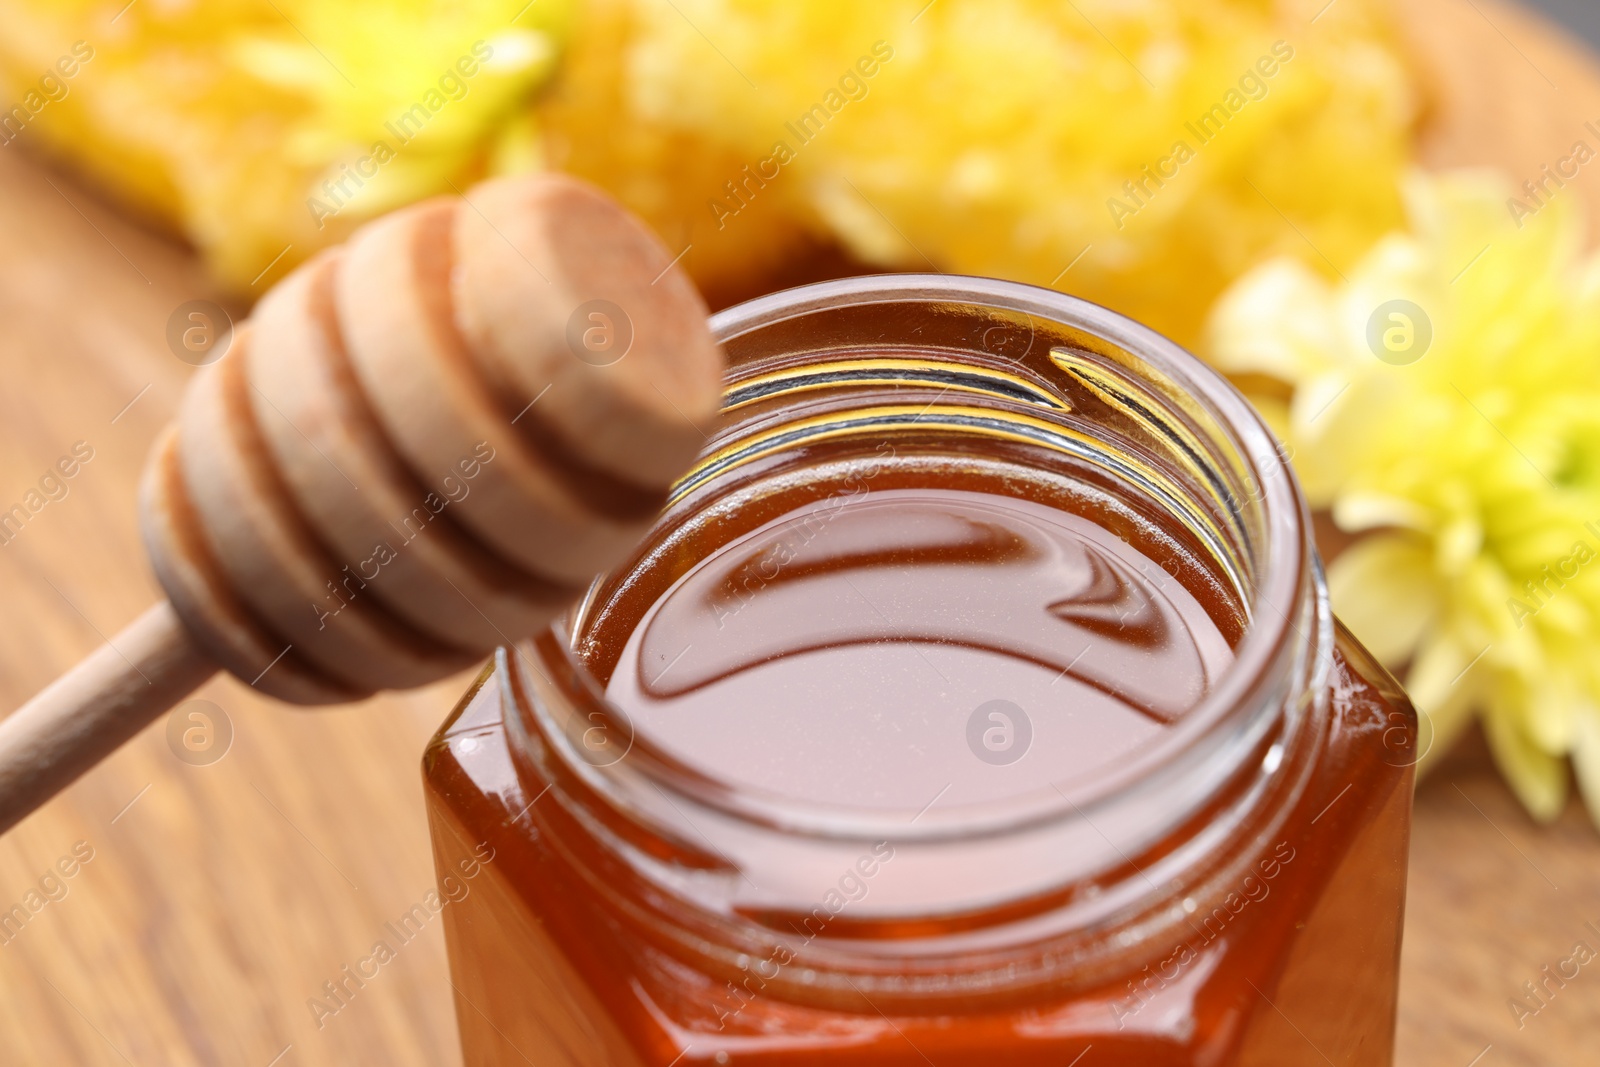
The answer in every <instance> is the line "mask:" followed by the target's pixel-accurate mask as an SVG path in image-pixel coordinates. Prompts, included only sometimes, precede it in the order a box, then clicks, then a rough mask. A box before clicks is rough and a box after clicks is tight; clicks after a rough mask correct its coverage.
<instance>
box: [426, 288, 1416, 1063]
mask: <svg viewBox="0 0 1600 1067" xmlns="http://www.w3.org/2000/svg"><path fill="white" fill-rule="evenodd" d="M715 325H716V328H717V329H718V331H719V334H720V335H721V336H722V337H723V338H724V339H725V341H726V343H727V347H728V351H729V356H730V363H731V370H730V376H729V383H728V390H727V401H726V417H725V423H724V426H723V428H722V430H720V431H719V433H718V434H717V435H716V437H715V439H714V440H713V441H712V442H710V444H709V446H708V448H707V451H706V453H705V455H704V456H703V458H702V461H701V462H700V464H699V466H698V467H697V468H696V469H695V470H694V471H692V472H691V473H690V474H689V475H688V476H686V478H685V479H684V481H683V482H682V483H681V484H680V486H679V487H678V488H677V490H676V491H675V493H674V496H673V499H672V500H671V502H670V503H669V505H668V507H667V509H666V512H665V513H664V515H663V516H662V518H661V521H660V522H659V523H658V525H657V526H656V528H655V530H654V532H653V533H652V535H651V536H650V538H649V539H648V540H647V541H646V543H645V544H643V545H642V546H641V547H640V548H639V550H638V552H637V554H636V556H635V558H634V559H632V560H631V561H629V562H628V563H627V564H626V565H625V566H623V567H621V568H618V570H617V571H616V572H614V573H613V574H611V575H608V576H605V577H603V578H602V579H600V580H598V581H597V582H596V584H595V585H594V587H593V588H592V589H591V590H590V592H589V594H588V596H587V597H586V599H585V600H584V602H583V603H582V604H581V605H579V606H578V607H577V608H575V609H574V611H573V612H572V613H571V615H570V616H569V617H568V618H567V619H566V620H565V621H564V622H563V623H562V624H561V625H559V626H557V627H554V628H552V630H551V631H550V632H548V633H546V634H543V635H540V636H538V637H536V638H535V639H534V640H532V641H529V642H526V643H524V644H523V645H521V646H519V647H517V648H515V649H512V650H504V651H502V653H501V654H500V655H499V657H498V658H497V661H496V663H495V664H494V665H492V666H491V668H490V669H489V670H488V671H486V672H485V674H484V676H483V677H482V678H481V679H480V680H479V683H478V684H477V685H476V686H475V688H474V689H473V691H472V692H471V693H469V694H468V696H467V698H466V699H465V700H464V701H463V702H462V704H461V705H460V707H459V708H458V709H457V711H456V713H455V714H454V715H453V716H452V717H451V719H450V720H449V721H448V722H447V723H446V724H445V726H444V727H443V728H442V730H441V731H440V733H439V735H438V737H437V738H436V740H435V742H434V744H433V745H432V746H430V749H429V751H428V754H427V757H426V761H425V769H426V778H427V786H428V799H429V807H430V816H431V819H432V822H433V828H434V843H435V852H436V857H437V861H438V863H439V865H440V869H441V870H445V869H453V867H454V865H455V863H456V861H457V860H458V859H459V858H462V857H464V856H465V855H467V854H468V853H469V852H470V851H471V849H472V846H473V845H475V844H477V843H479V842H483V841H487V842H488V843H489V844H490V845H491V846H492V847H493V849H494V855H495V859H494V861H493V863H492V864H489V865H488V866H487V868H486V870H485V873H484V875H483V876H481V877H480V879H479V881H478V885H477V887H475V889H474V892H473V894H472V895H471V896H470V897H469V898H467V899H466V900H463V901H461V902H460V903H458V904H456V905H453V906H452V908H451V909H450V910H449V912H448V913H447V923H446V931H447V939H448V942H449V948H450V955H451V964H452V972H453V980H454V985H455V990H456V1001H457V1012H458V1019H459V1022H460V1025H461V1031H462V1041H463V1048H464V1052H465V1056H466V1060H467V1062H468V1063H469V1064H495V1065H498V1064H513V1063H524V1062H532V1063H538V1064H541V1065H544V1064H552V1065H555V1064H560V1065H565V1064H573V1065H585V1067H587V1065H600V1064H616V1065H630V1067H631V1065H638V1067H668V1065H671V1064H677V1063H683V1064H690V1063H717V1064H722V1063H737V1064H747V1065H752V1067H756V1065H762V1067H764V1065H777V1064H810V1063H821V1062H826V1063H839V1064H860V1065H878V1064H921V1063H930V1062H931V1063H934V1064H939V1065H941V1067H943V1065H946V1064H949V1065H962V1064H979V1063H983V1064H988V1063H990V1062H994V1061H996V1060H998V1061H999V1062H1004V1063H1016V1064H1040V1065H1044V1064H1050V1065H1064V1064H1072V1063H1076V1062H1081V1063H1084V1064H1157V1065H1159V1064H1172V1065H1202V1064H1204V1065H1224V1064H1230V1065H1231V1064H1262V1065H1267V1064H1271V1065H1291V1067H1292V1065H1297V1064H1320V1063H1325V1062H1330V1061H1331V1062H1334V1063H1338V1064H1341V1065H1347V1064H1348V1065H1356V1067H1365V1065H1378V1064H1387V1063H1389V1062H1390V1060H1391V1049H1392V1041H1393V1029H1394V1005H1395V982H1396V972H1397V963H1398V949H1399V935H1400V919H1401V914H1402V907H1403V899H1404V876H1405V853H1406V841H1407V833H1408V828H1409V819H1410V784H1411V774H1412V771H1411V763H1412V762H1413V755H1414V733H1415V719H1414V715H1413V714H1412V712H1411V709H1410V707H1409V705H1408V704H1407V703H1406V701H1405V698H1404V696H1403V695H1402V694H1401V693H1400V692H1399V690H1398V688H1397V687H1396V686H1395V685H1394V683H1393V682H1392V680H1390V679H1389V678H1388V676H1387V675H1386V674H1384V672H1383V671H1382V670H1381V669H1380V668H1378V667H1377V666H1376V665H1375V664H1374V663H1373V662H1372V661H1371V659H1370V658H1369V657H1368V656H1367V655H1366V654H1365V653H1364V652H1363V651H1362V650H1361V649H1360V648H1359V647H1358V646H1357V645H1355V644H1354V642H1353V641H1352V640H1351V639H1350V638H1349V636H1348V635H1347V634H1345V633H1344V632H1343V631H1342V630H1340V629H1338V627H1337V624H1336V623H1334V622H1333V620H1332V619H1331V617H1330V616H1329V615H1328V613H1327V608H1326V598H1325V594H1324V592H1323V589H1322V585H1321V579H1320V573H1319V569H1318V567H1317V565H1316V561H1315V556H1314V554H1313V552H1312V549H1311V547H1310V541H1309V536H1308V531H1307V520H1306V518H1305V512H1304V507H1303V503H1302V502H1301V500H1300V498H1299V495H1298V492H1297V491H1296V490H1295V487H1294V485H1293V482H1292V478H1291V477H1290V476H1289V473H1288V470H1287V468H1286V467H1285V466H1284V464H1283V460H1282V458H1281V456H1279V455H1278V454H1277V452H1276V451H1275V449H1274V448H1273V446H1272V443H1271V441H1270V439H1269V438H1268V437H1267V435H1266V434H1265V431H1264V430H1263V429H1262V428H1261V426H1260V425H1259V423H1258V422H1257V421H1256V420H1255V417H1254V416H1253V415H1252V414H1251V413H1250V412H1249V410H1248V408H1247V407H1246V406H1245V405H1244V403H1243V401H1242V400H1240V399H1239V398H1238V397H1237V395H1236V394H1234V393H1233V392H1232V391H1231V390H1230V389H1229V388H1228V387H1227V386H1226V384H1225V383H1223V382H1221V381H1220V380H1219V379H1217V378H1216V377H1215V376H1214V375H1212V374H1211V373H1210V372H1209V371H1207V370H1205V368H1203V367H1201V366H1200V365H1199V364H1198V363H1196V362H1195V361H1193V360H1192V359H1190V358H1189V357H1187V356H1185V355H1184V354H1182V353H1181V352H1178V351H1177V350H1176V349H1174V348H1172V347H1171V346H1170V345H1168V344H1167V343H1166V342H1164V341H1162V340H1161V339H1160V338H1157V337H1155V336H1154V335H1151V334H1149V333H1148V332H1147V331H1143V330H1141V329H1140V328H1138V327H1137V326H1135V325H1133V324H1131V323H1127V322H1126V321H1125V320H1121V319H1118V318H1117V317H1116V316H1113V315H1110V314H1109V313H1107V312H1104V311H1102V310H1101V309H1097V308H1092V307H1089V306H1087V305H1082V304H1080V303H1078V302H1076V301H1071V300H1069V299H1067V298H1064V297H1060V296H1059V295H1057V294H1053V293H1042V292H1039V291H1035V290H1029V289H1026V288H1024V287H1020V286H1010V285H1003V284H1001V283H989V282H979V281H976V280H972V279H928V278H896V279H860V280H854V281H851V282H846V283H833V284H830V285H827V286H819V287H812V288H811V289H808V290H798V291H795V292H792V293H786V294H779V295H778V296H776V297H772V298H765V299H764V300H762V301H757V302H754V303H753V304H750V305H745V306H743V307H741V308H736V309H733V310H732V311H730V312H726V313H724V314H723V315H721V316H719V318H718V320H717V322H716V324H715ZM1079 1057H1081V1060H1080V1059H1079Z"/></svg>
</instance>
